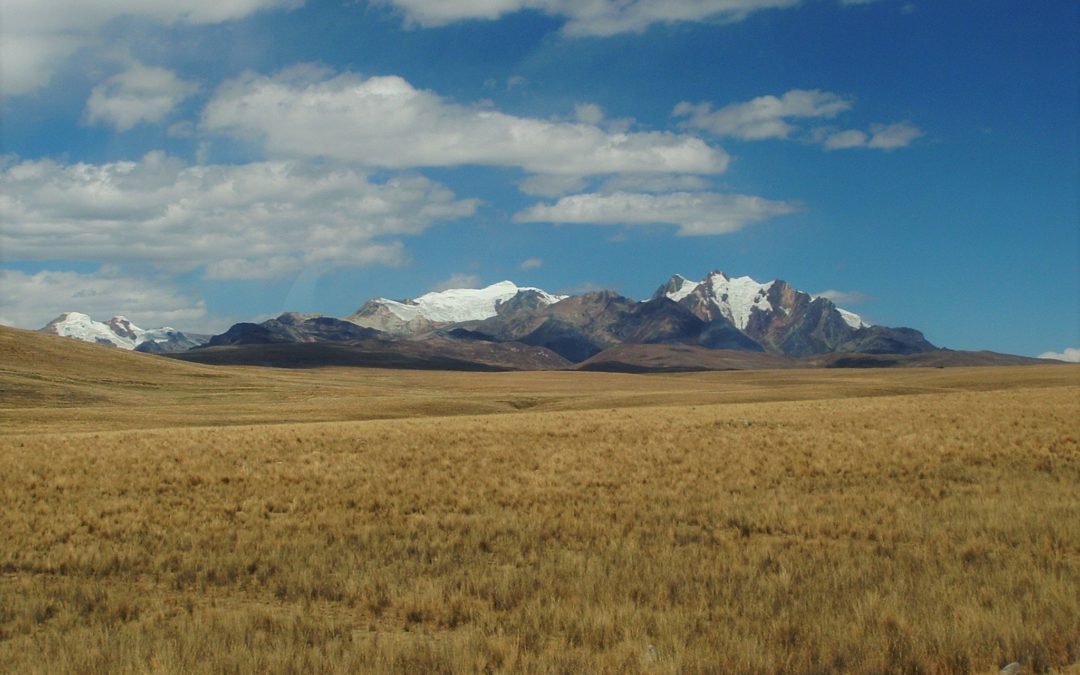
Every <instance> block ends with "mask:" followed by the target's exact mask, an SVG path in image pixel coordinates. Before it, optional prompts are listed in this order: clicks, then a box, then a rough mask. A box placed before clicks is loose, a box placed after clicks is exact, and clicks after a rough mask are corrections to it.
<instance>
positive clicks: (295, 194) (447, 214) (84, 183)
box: [0, 152, 477, 279]
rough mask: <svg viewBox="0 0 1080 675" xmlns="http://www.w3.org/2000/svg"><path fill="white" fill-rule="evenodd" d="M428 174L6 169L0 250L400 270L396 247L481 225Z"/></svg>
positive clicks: (472, 204)
mask: <svg viewBox="0 0 1080 675" xmlns="http://www.w3.org/2000/svg"><path fill="white" fill-rule="evenodd" d="M476 207H477V201H476V200H470V199H466V200H458V199H456V198H455V196H454V194H453V193H452V192H451V191H450V190H448V189H447V188H445V187H444V186H442V185H440V184H438V183H435V182H432V181H430V180H428V179H426V178H423V177H420V176H409V175H404V176H395V177H393V178H391V179H389V180H387V181H385V182H383V183H375V182H372V181H370V180H369V179H368V178H367V177H365V176H364V175H363V174H360V173H357V172H356V171H354V170H352V169H342V168H334V167H326V166H316V165H308V164H304V163H299V162H280V161H279V162H256V163H252V164H244V165H238V166H226V165H211V166H200V165H194V166H191V165H187V164H185V163H184V162H182V161H181V160H178V159H176V158H172V157H168V156H166V155H164V154H163V153H159V152H155V153H150V154H148V155H147V156H146V157H144V158H143V159H142V160H140V161H137V162H115V163H109V164H84V163H79V164H69V165H65V164H58V163H55V162H52V161H49V160H40V161H25V162H21V163H14V164H9V165H8V166H6V167H4V166H2V165H0V221H2V222H3V223H4V228H3V230H2V231H0V250H2V251H3V252H4V257H5V258H7V259H9V260H45V259H64V260H88V261H94V262H107V263H119V262H146V263H153V264H156V265H163V266H165V267H167V268H169V269H174V270H177V271H179V270H191V269H196V268H198V267H200V266H203V267H204V268H205V273H206V275H207V276H208V277H210V278H218V279H221V278H252V277H278V276H281V275H284V274H287V273H289V272H294V271H296V270H299V269H301V268H304V267H306V266H308V265H313V264H320V263H328V264H333V265H367V264H373V263H381V264H395V263H399V262H401V261H402V260H403V259H404V258H405V254H404V248H403V246H402V245H401V243H400V242H399V241H397V240H396V237H400V236H404V235H416V234H419V233H421V232H423V231H424V230H425V229H426V228H427V227H428V226H430V225H431V224H433V223H436V222H440V221H447V220H454V219H457V218H462V217H464V216H468V215H471V214H473V213H474V212H475V210H476Z"/></svg>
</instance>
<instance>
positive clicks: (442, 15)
mask: <svg viewBox="0 0 1080 675" xmlns="http://www.w3.org/2000/svg"><path fill="white" fill-rule="evenodd" d="M381 2H382V3H383V4H387V5H391V6H394V7H396V8H398V9H399V10H400V11H402V12H403V13H404V15H405V18H406V21H407V23H409V24H412V25H420V26H424V27H432V26H445V25H447V24H450V23H454V22H456V21H463V20H470V19H473V20H475V19H483V20H494V19H498V18H499V17H502V16H505V15H507V14H512V13H514V12H520V11H523V10H534V11H537V12H541V13H543V14H547V15H550V16H555V17H559V18H562V19H565V20H566V23H565V24H564V25H563V33H565V34H567V35H573V36H610V35H616V34H618V33H640V32H642V31H644V30H645V29H647V28H648V27H649V26H652V25H653V24H657V23H677V22H686V21H728V22H730V21H740V20H742V19H744V18H746V17H747V16H749V15H750V14H752V13H754V12H758V11H761V10H764V9H773V8H778V7H792V6H794V5H797V4H799V3H800V2H801V0H587V1H582V0H439V1H438V2H432V1H431V0H381Z"/></svg>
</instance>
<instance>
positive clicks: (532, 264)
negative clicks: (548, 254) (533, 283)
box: [519, 258, 544, 270]
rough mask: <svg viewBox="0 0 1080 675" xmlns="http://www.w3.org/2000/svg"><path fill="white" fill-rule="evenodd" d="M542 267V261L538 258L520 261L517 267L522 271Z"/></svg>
mask: <svg viewBox="0 0 1080 675" xmlns="http://www.w3.org/2000/svg"><path fill="white" fill-rule="evenodd" d="M543 266H544V261H543V260H542V259H540V258H529V259H528V260H522V261H521V265H519V267H520V268H521V269H523V270H535V269H539V268H541V267H543Z"/></svg>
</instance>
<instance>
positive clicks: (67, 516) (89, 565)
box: [0, 328, 1080, 673]
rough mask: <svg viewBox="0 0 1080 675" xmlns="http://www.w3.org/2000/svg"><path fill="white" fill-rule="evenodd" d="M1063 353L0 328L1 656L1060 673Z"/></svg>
mask: <svg viewBox="0 0 1080 675" xmlns="http://www.w3.org/2000/svg"><path fill="white" fill-rule="evenodd" d="M1078 485H1080V367H1076V366H1070V365H1030V366H1013V367H981V368H974V367H973V368H965V367H958V368H953V367H948V368H920V367H912V368H903V369H894V368H889V369H814V370H808V369H798V368H788V369H785V370H767V369H766V370H755V371H740V372H699V373H652V374H648V375H634V374H621V373H606V372H583V371H547V372H485V373H482V372H441V371H430V370H427V371H419V370H380V369H372V368H351V369H350V368H309V369H269V368H258V367H236V366H209V365H202V364H196V363H186V362H181V361H177V360H170V359H166V358H163V357H160V356H156V355H152V354H142V353H135V352H129V351H123V350H118V349H111V348H107V347H102V346H98V345H92V344H86V343H81V342H76V341H74V340H67V339H64V338H60V337H56V336H49V335H43V334H39V333H33V332H29V331H20V330H16V329H7V328H0V664H2V667H0V670H4V671H9V672H20V673H33V672H42V673H45V672H49V673H52V672H81V673H123V672H245V673H246V672H252V673H254V672H259V673H263V672H410V673H413V672H415V673H420V672H446V673H458V672H559V673H585V672H590V673H592V672H599V673H604V672H608V673H622V672H648V673H696V672H738V673H743V672H745V673H773V672H784V673H786V672H795V673H823V672H856V673H864V672H874V673H890V672H893V673H918V672H922V673H971V672H976V673H980V672H981V673H993V672H997V671H999V670H1000V669H1001V668H1002V667H1003V666H1005V665H1007V664H1010V663H1013V662H1016V663H1018V664H1019V665H1020V667H1021V668H1022V669H1023V672H1050V671H1056V672H1077V670H1078V666H1077V664H1078V662H1080V593H1078V590H1077V589H1078V588H1080V489H1078V487H1077V486H1078Z"/></svg>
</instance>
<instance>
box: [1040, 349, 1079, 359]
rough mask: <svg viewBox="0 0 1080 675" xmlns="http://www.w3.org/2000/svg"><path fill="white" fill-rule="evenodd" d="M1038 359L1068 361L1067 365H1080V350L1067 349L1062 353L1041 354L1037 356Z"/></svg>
mask: <svg viewBox="0 0 1080 675" xmlns="http://www.w3.org/2000/svg"><path fill="white" fill-rule="evenodd" d="M1039 358H1040V359H1054V360H1055V361H1068V362H1069V363H1080V348H1078V347H1067V348H1066V349H1065V351H1063V352H1043V353H1042V354H1039Z"/></svg>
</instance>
